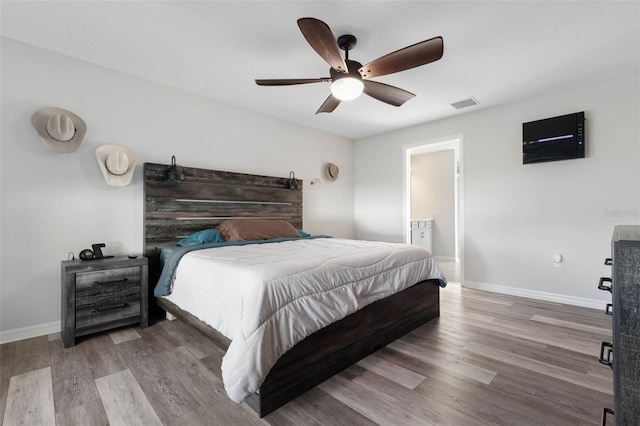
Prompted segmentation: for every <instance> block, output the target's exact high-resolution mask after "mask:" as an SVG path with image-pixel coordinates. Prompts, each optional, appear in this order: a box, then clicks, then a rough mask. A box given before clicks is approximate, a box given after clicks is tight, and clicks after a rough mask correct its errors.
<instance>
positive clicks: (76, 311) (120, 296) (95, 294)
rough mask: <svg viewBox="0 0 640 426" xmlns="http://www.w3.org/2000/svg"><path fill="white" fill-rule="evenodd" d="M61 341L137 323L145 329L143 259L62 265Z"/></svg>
mask: <svg viewBox="0 0 640 426" xmlns="http://www.w3.org/2000/svg"><path fill="white" fill-rule="evenodd" d="M61 269H62V341H63V343H64V346H65V347H69V346H73V345H74V344H75V339H76V337H79V336H84V335H87V334H90V333H95V332H98V331H104V330H109V329H112V328H115V327H120V326H124V325H129V324H136V323H140V327H141V328H144V327H147V326H148V324H149V317H148V300H149V295H148V291H147V286H148V266H147V258H146V257H142V256H140V257H137V258H134V259H131V258H129V257H127V256H119V257H113V258H106V259H96V260H68V261H63V262H62V267H61Z"/></svg>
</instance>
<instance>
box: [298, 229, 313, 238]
mask: <svg viewBox="0 0 640 426" xmlns="http://www.w3.org/2000/svg"><path fill="white" fill-rule="evenodd" d="M296 231H298V234H300V236H301V237H310V236H311V234H309V233H307V232H304V231H303V230H302V229H296Z"/></svg>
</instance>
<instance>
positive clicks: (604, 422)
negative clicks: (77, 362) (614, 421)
mask: <svg viewBox="0 0 640 426" xmlns="http://www.w3.org/2000/svg"><path fill="white" fill-rule="evenodd" d="M607 414H611V416H612V417H613V416H614V414H613V410H612V409H611V408H605V409H603V410H602V426H607Z"/></svg>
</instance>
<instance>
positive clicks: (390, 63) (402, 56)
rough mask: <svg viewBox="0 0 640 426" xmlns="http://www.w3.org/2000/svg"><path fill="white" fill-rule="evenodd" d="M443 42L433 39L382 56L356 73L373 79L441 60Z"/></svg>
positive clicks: (437, 38) (439, 39)
mask: <svg viewBox="0 0 640 426" xmlns="http://www.w3.org/2000/svg"><path fill="white" fill-rule="evenodd" d="M443 52H444V42H443V41H442V37H440V36H438V37H434V38H431V39H429V40H425V41H421V42H420V43H416V44H413V45H411V46H407V47H405V48H403V49H400V50H396V51H395V52H392V53H389V54H388V55H385V56H382V57H380V58H378V59H376V60H374V61H372V62H369V63H368V64H367V65H365V66H363V67H362V68H360V69H359V70H358V71H359V72H360V75H361V76H362V78H373V77H378V76H381V75H387V74H393V73H394V72H399V71H404V70H408V69H411V68H415V67H419V66H420V65H425V64H428V63H430V62H434V61H437V60H438V59H440V58H442V54H443Z"/></svg>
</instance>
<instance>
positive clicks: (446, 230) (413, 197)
mask: <svg viewBox="0 0 640 426" xmlns="http://www.w3.org/2000/svg"><path fill="white" fill-rule="evenodd" d="M403 148H404V160H403V165H404V174H405V179H404V180H403V181H404V196H403V199H404V201H405V203H404V209H403V217H404V226H405V228H404V229H405V242H407V243H409V244H411V243H412V234H413V239H415V236H416V235H417V234H416V231H415V229H414V230H413V232H412V225H413V227H414V228H415V227H417V226H418V224H419V225H420V227H421V228H422V227H424V226H425V223H426V228H427V229H431V233H430V238H431V247H432V249H431V252H432V256H433V258H434V260H435V261H436V263H438V265H439V266H440V267H441V269H442V270H443V272H444V273H445V275H446V277H447V279H448V280H449V281H451V282H459V283H463V282H464V267H463V265H464V262H463V259H464V248H463V242H464V238H463V224H464V221H463V214H462V213H463V211H464V209H463V200H464V197H463V188H462V186H463V185H462V183H463V179H462V176H463V174H462V173H463V167H462V161H461V159H462V155H461V153H462V136H461V135H460V136H453V137H448V138H443V139H438V140H431V141H425V142H421V143H416V144H412V145H406V146H404V147H403ZM420 234H422V233H420ZM414 243H415V242H414ZM423 245H424V244H423Z"/></svg>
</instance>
